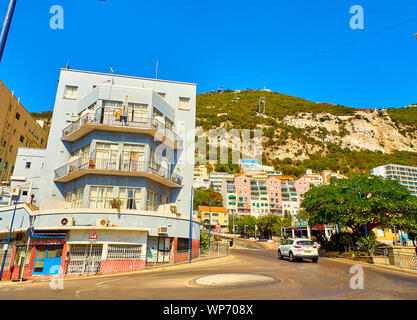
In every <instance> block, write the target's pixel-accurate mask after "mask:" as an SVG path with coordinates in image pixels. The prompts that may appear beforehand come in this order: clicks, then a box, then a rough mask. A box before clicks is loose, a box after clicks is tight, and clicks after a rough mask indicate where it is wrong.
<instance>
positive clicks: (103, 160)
mask: <svg viewBox="0 0 417 320" xmlns="http://www.w3.org/2000/svg"><path fill="white" fill-rule="evenodd" d="M118 158H119V145H117V144H110V143H97V144H96V160H95V163H94V166H95V169H102V170H117V169H118V168H117V160H118Z"/></svg>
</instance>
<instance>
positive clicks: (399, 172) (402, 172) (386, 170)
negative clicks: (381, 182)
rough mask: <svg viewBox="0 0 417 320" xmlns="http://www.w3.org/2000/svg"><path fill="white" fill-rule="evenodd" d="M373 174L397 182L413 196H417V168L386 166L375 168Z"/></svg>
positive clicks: (396, 165) (395, 165)
mask: <svg viewBox="0 0 417 320" xmlns="http://www.w3.org/2000/svg"><path fill="white" fill-rule="evenodd" d="M371 174H372V175H375V176H380V177H384V178H386V179H391V180H396V181H398V182H399V183H400V184H401V185H403V186H405V187H406V188H407V189H408V190H410V192H411V194H412V195H417V167H410V166H403V165H399V164H386V165H383V166H379V167H375V168H373V169H372V170H371Z"/></svg>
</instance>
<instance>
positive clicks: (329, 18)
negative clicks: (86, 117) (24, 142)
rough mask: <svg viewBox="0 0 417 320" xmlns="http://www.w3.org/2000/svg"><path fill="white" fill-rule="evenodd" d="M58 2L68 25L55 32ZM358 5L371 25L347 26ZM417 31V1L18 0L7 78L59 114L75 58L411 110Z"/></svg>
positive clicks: (119, 69)
mask: <svg viewBox="0 0 417 320" xmlns="http://www.w3.org/2000/svg"><path fill="white" fill-rule="evenodd" d="M7 2H8V0H1V2H0V13H1V17H3V14H4V12H5V10H6V6H7ZM55 4H59V5H61V6H62V7H63V9H64V29H63V30H52V29H51V28H50V27H49V20H50V18H51V16H52V15H51V14H50V13H49V10H50V7H51V6H52V5H55ZM352 5H361V6H362V7H363V8H364V14H365V15H364V18H365V29H364V30H352V29H351V28H350V26H349V20H350V18H351V17H352V15H351V14H350V13H349V9H350V7H351V6H352ZM393 26H394V27H393ZM415 33H417V2H416V1H414V0H396V1H387V0H355V1H353V0H337V1H334V0H315V1H311V0H291V1H289V0H273V1H264V0H258V1H245V0H240V1H234V0H223V1H218V0H213V1H198V0H193V1H172V0H171V1H165V0H164V1H163V0H153V1H142V0H107V1H106V2H101V1H98V0H61V1H60V0H53V1H50V0H37V1H24V0H18V1H17V6H16V10H15V15H14V18H13V21H12V26H11V28H10V34H9V37H8V40H7V44H6V49H5V52H4V55H3V59H2V62H1V63H0V79H1V80H2V81H3V82H4V83H5V84H6V85H7V86H8V87H9V88H10V89H11V90H14V91H15V94H16V96H18V97H20V98H21V102H22V103H23V104H24V106H25V107H26V108H27V109H28V110H29V111H31V112H33V111H42V110H52V109H53V104H54V100H55V94H56V88H57V80H58V77H59V68H62V67H65V64H66V62H68V63H69V66H70V68H73V69H82V70H91V71H97V72H108V71H109V68H110V66H111V67H112V68H113V69H114V70H115V73H117V74H126V75H132V76H143V77H151V78H153V77H154V76H155V64H156V60H158V61H159V71H158V78H161V79H168V80H178V81H187V82H196V83H197V84H198V87H197V90H198V92H199V93H201V92H206V91H210V90H216V89H217V88H219V87H221V86H224V87H225V88H230V89H245V88H263V87H266V88H269V89H271V90H273V91H278V92H282V93H285V94H289V95H294V96H298V97H303V98H306V99H309V100H312V101H316V102H324V101H325V102H331V103H337V104H343V105H347V106H352V107H358V108H365V107H377V108H383V107H402V106H405V105H408V104H412V103H417V97H416V93H417V90H416V89H417V40H416V39H415V38H414V37H413V35H414V34H415ZM334 48H336V49H334ZM323 51H324V53H320V52H323ZM317 53H319V54H317Z"/></svg>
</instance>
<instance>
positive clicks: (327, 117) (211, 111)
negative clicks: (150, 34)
mask: <svg viewBox="0 0 417 320" xmlns="http://www.w3.org/2000/svg"><path fill="white" fill-rule="evenodd" d="M260 97H263V99H264V100H265V113H264V114H263V115H257V109H258V106H259V101H260ZM197 126H200V127H201V128H202V129H203V130H208V129H210V128H219V127H224V128H225V129H231V128H238V129H243V128H249V129H254V128H261V129H262V130H263V147H264V157H265V159H264V162H266V163H267V164H273V165H276V166H279V167H280V168H281V170H283V171H284V172H286V173H289V174H295V175H300V174H302V172H303V171H304V170H305V168H307V167H309V168H312V169H315V170H321V169H325V168H329V169H333V170H340V171H341V172H344V173H345V174H353V173H356V172H358V171H361V172H367V173H369V169H371V168H373V167H375V166H377V165H381V164H386V163H389V162H393V163H394V162H395V163H399V164H405V165H417V153H416V152H417V131H416V129H417V107H416V106H415V105H414V106H408V107H405V108H400V109H394V108H390V109H384V110H380V109H355V108H350V107H346V106H341V105H334V104H329V103H315V102H311V101H308V100H305V99H301V98H297V97H292V96H288V95H284V94H281V93H277V92H269V91H264V90H261V91H259V90H239V91H231V90H227V91H225V92H222V93H217V92H208V93H203V94H200V95H198V97H197Z"/></svg>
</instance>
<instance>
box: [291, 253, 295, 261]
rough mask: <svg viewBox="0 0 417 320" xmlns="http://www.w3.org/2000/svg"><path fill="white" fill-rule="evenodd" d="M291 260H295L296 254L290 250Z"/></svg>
mask: <svg viewBox="0 0 417 320" xmlns="http://www.w3.org/2000/svg"><path fill="white" fill-rule="evenodd" d="M290 261H291V262H294V261H295V258H294V254H293V253H292V252H291V251H290Z"/></svg>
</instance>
